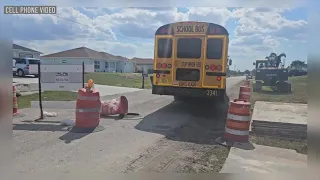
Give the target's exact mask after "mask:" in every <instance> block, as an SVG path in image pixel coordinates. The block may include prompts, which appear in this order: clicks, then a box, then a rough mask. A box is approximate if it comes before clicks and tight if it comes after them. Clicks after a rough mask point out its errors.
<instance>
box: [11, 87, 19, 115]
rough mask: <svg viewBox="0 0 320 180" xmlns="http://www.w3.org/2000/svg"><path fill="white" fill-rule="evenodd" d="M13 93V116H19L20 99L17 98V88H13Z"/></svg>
mask: <svg viewBox="0 0 320 180" xmlns="http://www.w3.org/2000/svg"><path fill="white" fill-rule="evenodd" d="M12 91H13V115H16V114H18V98H17V88H16V86H12Z"/></svg>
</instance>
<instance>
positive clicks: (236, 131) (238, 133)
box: [225, 127, 249, 136]
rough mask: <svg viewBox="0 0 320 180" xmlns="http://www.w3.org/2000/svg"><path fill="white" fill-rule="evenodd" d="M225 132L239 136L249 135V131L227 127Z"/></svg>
mask: <svg viewBox="0 0 320 180" xmlns="http://www.w3.org/2000/svg"><path fill="white" fill-rule="evenodd" d="M225 132H226V133H228V134H232V135H237V136H247V135H249V131H239V130H234V129H229V128H227V127H225Z"/></svg>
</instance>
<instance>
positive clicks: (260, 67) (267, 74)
mask: <svg viewBox="0 0 320 180" xmlns="http://www.w3.org/2000/svg"><path fill="white" fill-rule="evenodd" d="M282 57H286V54H284V53H282V54H280V55H279V56H278V55H277V54H276V53H271V54H270V56H267V57H266V59H264V60H256V62H254V63H253V65H254V66H255V69H256V75H255V80H254V81H255V83H254V84H253V91H254V92H260V91H261V90H262V86H271V88H272V89H273V90H275V91H279V92H286V93H288V92H291V84H290V83H289V82H288V77H289V72H288V69H287V68H284V67H285V64H284V62H282V61H281V58H282ZM280 64H281V66H280Z"/></svg>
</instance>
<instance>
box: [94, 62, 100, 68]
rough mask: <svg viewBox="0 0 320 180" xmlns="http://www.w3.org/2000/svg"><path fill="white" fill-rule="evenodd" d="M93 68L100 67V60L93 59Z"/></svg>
mask: <svg viewBox="0 0 320 180" xmlns="http://www.w3.org/2000/svg"><path fill="white" fill-rule="evenodd" d="M94 68H95V69H100V61H94Z"/></svg>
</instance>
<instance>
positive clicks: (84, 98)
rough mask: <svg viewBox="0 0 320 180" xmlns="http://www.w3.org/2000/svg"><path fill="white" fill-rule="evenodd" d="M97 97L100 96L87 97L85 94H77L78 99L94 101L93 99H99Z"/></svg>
mask: <svg viewBox="0 0 320 180" xmlns="http://www.w3.org/2000/svg"><path fill="white" fill-rule="evenodd" d="M99 98H100V97H99V96H93V97H87V96H81V95H79V94H78V99H79V100H92V101H94V100H99Z"/></svg>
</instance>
